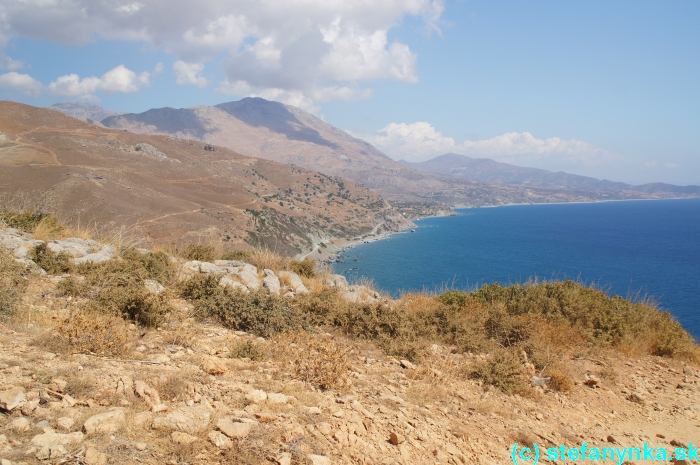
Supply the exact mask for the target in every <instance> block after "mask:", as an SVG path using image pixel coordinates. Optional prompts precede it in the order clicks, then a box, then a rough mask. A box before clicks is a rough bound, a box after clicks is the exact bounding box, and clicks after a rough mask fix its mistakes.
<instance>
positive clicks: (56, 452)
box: [36, 444, 68, 460]
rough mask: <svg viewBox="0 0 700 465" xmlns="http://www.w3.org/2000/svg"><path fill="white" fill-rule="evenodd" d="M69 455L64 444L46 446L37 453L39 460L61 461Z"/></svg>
mask: <svg viewBox="0 0 700 465" xmlns="http://www.w3.org/2000/svg"><path fill="white" fill-rule="evenodd" d="M66 455H68V450H67V449H66V448H65V446H63V445H62V444H55V445H48V444H47V445H45V446H43V447H42V448H41V449H39V451H38V452H37V453H36V458H38V459H39V460H54V459H61V458H63V457H65V456H66Z"/></svg>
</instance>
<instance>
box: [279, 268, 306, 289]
mask: <svg viewBox="0 0 700 465" xmlns="http://www.w3.org/2000/svg"><path fill="white" fill-rule="evenodd" d="M277 276H278V277H279V278H280V280H281V281H282V282H284V283H285V284H286V285H287V286H288V287H289V288H290V289H291V290H292V291H294V293H295V294H307V293H308V292H309V290H308V289H307V288H306V286H304V283H303V282H302V280H301V278H300V277H299V275H298V274H296V273H294V272H293V271H280V272H278V273H277Z"/></svg>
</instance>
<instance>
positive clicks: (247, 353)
mask: <svg viewBox="0 0 700 465" xmlns="http://www.w3.org/2000/svg"><path fill="white" fill-rule="evenodd" d="M230 354H231V358H248V359H250V360H253V361H256V362H259V361H263V360H265V359H266V358H267V351H266V350H265V349H264V348H263V347H262V346H261V345H260V344H258V343H257V342H255V341H252V340H250V339H247V340H245V341H241V342H237V343H235V344H233V345H232V346H231V353H230Z"/></svg>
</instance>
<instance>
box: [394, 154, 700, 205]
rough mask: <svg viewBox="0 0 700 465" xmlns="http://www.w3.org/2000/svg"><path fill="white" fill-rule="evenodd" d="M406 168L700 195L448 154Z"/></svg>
mask: <svg viewBox="0 0 700 465" xmlns="http://www.w3.org/2000/svg"><path fill="white" fill-rule="evenodd" d="M401 163H403V164H404V165H406V166H410V167H412V168H416V169H419V170H423V171H430V172H432V173H439V174H446V175H453V176H459V177H462V178H465V179H469V180H472V181H484V182H495V183H502V184H513V185H521V186H539V187H554V188H557V187H558V188H566V189H582V190H587V191H608V192H621V191H638V192H643V193H647V194H655V193H657V194H664V195H696V196H697V195H700V186H674V185H671V184H663V183H653V184H644V185H640V186H632V185H630V184H625V183H622V182H613V181H608V180H605V179H603V180H600V179H596V178H591V177H588V176H579V175H576V174H569V173H565V172H563V171H559V172H557V173H553V172H551V171H547V170H543V169H538V168H526V167H522V166H515V165H510V164H508V163H500V162H497V161H494V160H490V159H488V158H471V157H468V156H466V155H459V154H456V153H447V154H445V155H440V156H439V157H435V158H432V159H430V160H426V161H422V162H417V163H413V162H408V161H405V160H401Z"/></svg>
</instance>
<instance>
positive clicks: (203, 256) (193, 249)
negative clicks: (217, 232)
mask: <svg viewBox="0 0 700 465" xmlns="http://www.w3.org/2000/svg"><path fill="white" fill-rule="evenodd" d="M178 252H179V253H178V254H179V255H180V256H181V257H182V258H184V259H187V260H198V261H200V262H213V261H214V260H216V259H217V258H218V257H219V256H220V254H219V253H218V250H217V249H216V247H214V245H212V244H188V245H187V247H185V248H184V249H182V250H179V251H178Z"/></svg>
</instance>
